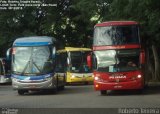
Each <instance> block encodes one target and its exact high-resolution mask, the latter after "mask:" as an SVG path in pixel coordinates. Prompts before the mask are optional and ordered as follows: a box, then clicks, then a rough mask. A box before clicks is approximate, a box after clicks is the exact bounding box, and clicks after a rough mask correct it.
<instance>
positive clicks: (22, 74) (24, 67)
mask: <svg viewBox="0 0 160 114" xmlns="http://www.w3.org/2000/svg"><path fill="white" fill-rule="evenodd" d="M30 62H31V61H28V62H27V64H26V66H25V67H24V69H23V71H22V73H21V75H24V72H25V71H26V69H27V67H28V65H29V64H30Z"/></svg>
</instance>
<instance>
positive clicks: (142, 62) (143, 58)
mask: <svg viewBox="0 0 160 114" xmlns="http://www.w3.org/2000/svg"><path fill="white" fill-rule="evenodd" d="M144 63H145V51H144V50H142V51H141V53H140V64H144Z"/></svg>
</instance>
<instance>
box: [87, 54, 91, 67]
mask: <svg viewBox="0 0 160 114" xmlns="http://www.w3.org/2000/svg"><path fill="white" fill-rule="evenodd" d="M87 65H88V67H89V68H90V69H91V67H92V59H91V55H90V54H89V55H88V56H87Z"/></svg>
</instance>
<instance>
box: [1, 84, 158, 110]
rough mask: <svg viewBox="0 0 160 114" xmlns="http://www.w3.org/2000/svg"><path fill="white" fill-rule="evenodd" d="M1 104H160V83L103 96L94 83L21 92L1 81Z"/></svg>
mask: <svg viewBox="0 0 160 114" xmlns="http://www.w3.org/2000/svg"><path fill="white" fill-rule="evenodd" d="M0 107H1V108H41V109H42V108H160V86H155V87H149V88H147V89H146V90H144V92H143V93H142V94H138V93H137V91H110V92H109V93H108V95H106V96H101V95H100V92H98V91H94V89H93V86H92V85H87V86H86V85H74V86H66V87H65V90H63V91H59V92H58V93H57V94H52V93H48V92H31V93H29V94H27V95H23V96H19V95H18V94H17V91H14V90H12V87H11V86H10V85H0Z"/></svg>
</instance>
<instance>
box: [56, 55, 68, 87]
mask: <svg viewBox="0 0 160 114" xmlns="http://www.w3.org/2000/svg"><path fill="white" fill-rule="evenodd" d="M56 63H57V65H56V76H57V78H58V84H59V85H64V84H65V82H66V70H67V53H66V52H65V53H58V54H57V60H56Z"/></svg>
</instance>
